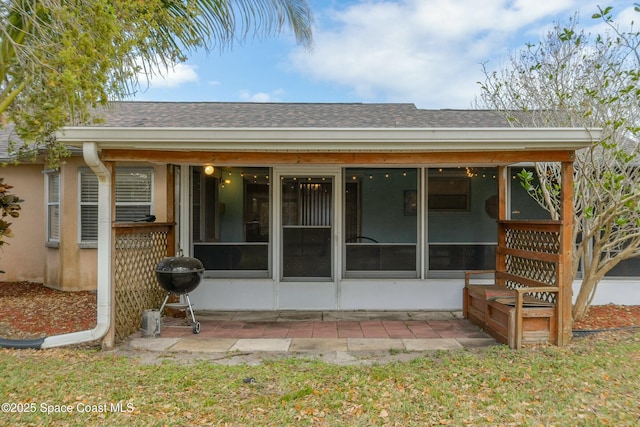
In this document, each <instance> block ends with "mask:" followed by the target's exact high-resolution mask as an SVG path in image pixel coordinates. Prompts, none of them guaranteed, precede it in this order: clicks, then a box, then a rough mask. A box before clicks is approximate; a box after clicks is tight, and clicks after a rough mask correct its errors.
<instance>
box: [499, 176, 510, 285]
mask: <svg viewBox="0 0 640 427" xmlns="http://www.w3.org/2000/svg"><path fill="white" fill-rule="evenodd" d="M508 172H509V169H508V168H507V167H506V166H498V248H504V247H506V236H505V227H504V224H503V223H502V221H504V220H507V219H509V218H508V215H507V205H508V202H507V197H508V194H507V183H508V181H507V179H508ZM506 269H507V266H506V259H505V256H504V253H502V252H500V251H498V252H496V271H506ZM496 284H498V285H503V286H504V279H502V278H498V277H496Z"/></svg>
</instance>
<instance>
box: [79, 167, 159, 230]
mask: <svg viewBox="0 0 640 427" xmlns="http://www.w3.org/2000/svg"><path fill="white" fill-rule="evenodd" d="M79 175H80V177H79V187H80V239H79V240H80V242H96V241H97V240H98V178H97V177H96V176H95V175H94V173H93V172H92V171H91V170H89V169H81V170H80V172H79ZM152 209H153V169H152V168H119V169H117V170H116V221H117V222H131V221H140V220H143V219H144V218H145V217H146V216H147V215H150V214H151V213H152Z"/></svg>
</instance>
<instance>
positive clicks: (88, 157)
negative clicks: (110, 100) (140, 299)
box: [41, 142, 113, 348]
mask: <svg viewBox="0 0 640 427" xmlns="http://www.w3.org/2000/svg"><path fill="white" fill-rule="evenodd" d="M82 154H83V156H84V161H85V163H86V164H87V166H89V167H90V168H91V170H92V171H93V173H95V174H96V176H97V177H98V269H97V270H98V285H97V295H96V299H97V322H96V326H95V328H93V329H89V330H86V331H80V332H72V333H68V334H62V335H53V336H50V337H46V338H45V339H44V342H43V343H42V345H41V348H50V347H59V346H64V345H71V344H80V343H83V342H90V341H95V340H99V339H101V338H103V337H104V336H105V335H106V334H107V332H108V331H109V328H110V327H111V309H112V304H113V301H112V300H111V240H112V238H111V202H112V201H111V171H110V170H109V168H107V167H106V166H105V164H104V163H102V161H101V160H100V156H99V154H98V145H97V144H96V143H95V142H85V143H83V145H82Z"/></svg>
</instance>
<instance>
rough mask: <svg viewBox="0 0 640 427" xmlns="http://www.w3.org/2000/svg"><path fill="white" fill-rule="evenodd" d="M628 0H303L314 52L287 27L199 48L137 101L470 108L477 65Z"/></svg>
mask: <svg viewBox="0 0 640 427" xmlns="http://www.w3.org/2000/svg"><path fill="white" fill-rule="evenodd" d="M633 3H634V2H633V1H616V0H609V1H608V2H607V3H602V2H601V1H600V2H599V1H591V0H481V1H479V0H309V4H310V5H311V7H312V9H313V11H314V16H315V20H316V22H315V31H314V45H313V48H312V50H310V51H307V50H304V49H303V48H301V47H298V46H296V44H295V40H294V39H293V37H292V35H291V34H290V33H289V32H288V31H285V32H283V33H282V34H280V35H279V36H274V37H271V38H268V39H248V40H245V41H243V42H241V43H236V44H235V45H234V46H233V47H232V48H231V49H227V50H225V51H223V52H219V51H213V52H210V53H208V54H207V53H205V52H197V53H195V54H194V55H192V56H191V57H190V58H189V60H188V61H186V62H185V63H184V64H179V65H177V66H176V67H175V68H174V69H173V70H170V71H169V72H167V73H166V75H165V76H164V77H154V78H153V79H151V81H150V82H149V86H148V87H147V85H146V84H143V86H144V90H142V91H140V92H139V93H138V94H137V95H136V96H135V97H134V98H133V99H135V100H141V101H142V100H144V101H233V102H238V101H250V102H410V103H414V104H416V105H417V106H418V107H420V108H463V109H464V108H471V107H472V104H473V101H474V99H475V97H476V96H477V95H478V93H479V86H478V84H477V82H478V81H480V80H483V77H482V68H481V64H483V63H486V65H487V67H488V68H489V69H500V68H502V66H504V64H505V63H506V61H507V59H508V57H509V55H510V54H512V53H514V52H516V51H517V50H518V49H520V48H521V47H523V46H524V44H525V43H526V42H537V41H538V40H539V39H540V38H541V37H542V36H543V35H544V34H545V33H546V32H547V31H548V29H549V28H550V27H551V26H552V25H553V23H554V22H567V20H568V19H569V18H570V17H572V16H573V15H574V14H575V13H576V12H578V13H579V14H580V20H581V23H582V24H583V26H590V25H596V21H594V20H592V19H591V15H592V14H593V13H595V12H596V11H597V8H596V6H597V5H598V4H600V5H601V6H602V7H604V6H613V7H614V11H615V12H616V13H615V14H616V16H619V18H618V19H619V20H620V22H631V20H633V19H634V18H635V19H637V18H638V15H637V14H635V13H634V12H632V9H633Z"/></svg>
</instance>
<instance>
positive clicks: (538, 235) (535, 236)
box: [505, 228, 560, 254]
mask: <svg viewBox="0 0 640 427" xmlns="http://www.w3.org/2000/svg"><path fill="white" fill-rule="evenodd" d="M505 238H506V247H507V248H511V249H520V250H523V251H533V252H542V253H547V254H557V253H560V233H559V232H556V231H541V230H519V229H509V228H507V229H506V230H505Z"/></svg>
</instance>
